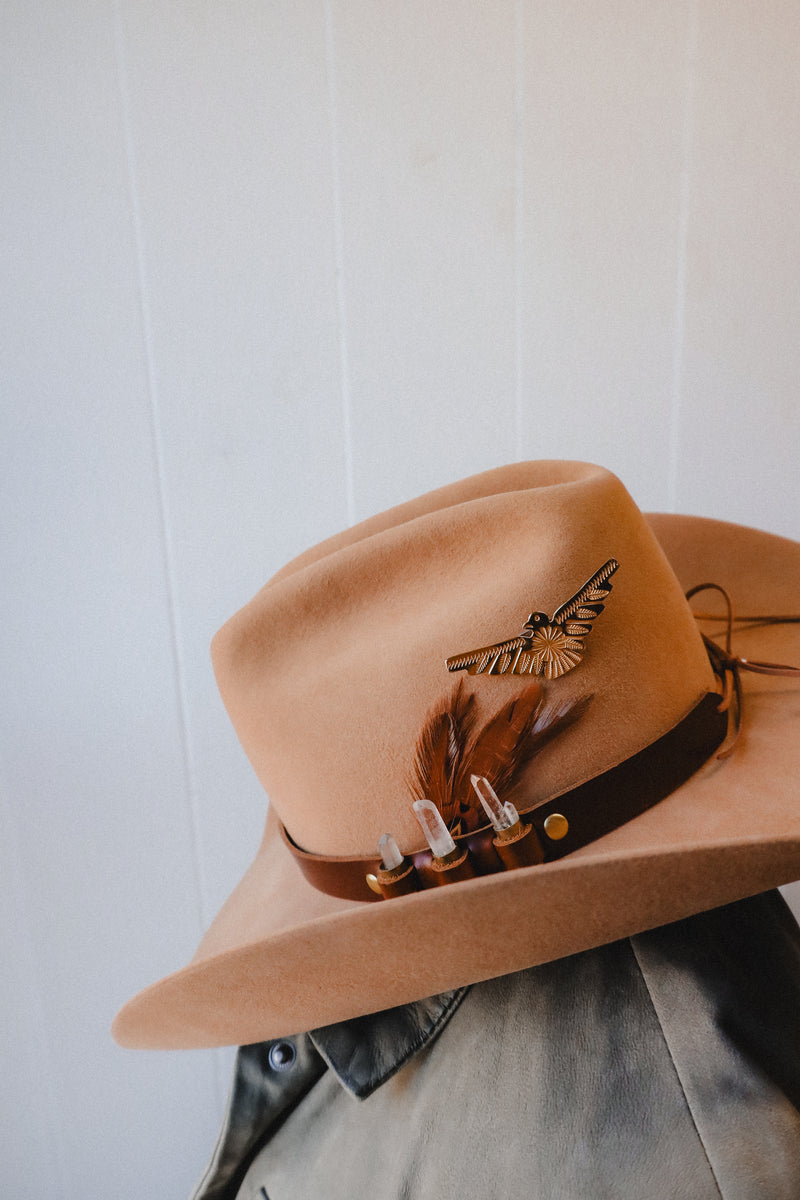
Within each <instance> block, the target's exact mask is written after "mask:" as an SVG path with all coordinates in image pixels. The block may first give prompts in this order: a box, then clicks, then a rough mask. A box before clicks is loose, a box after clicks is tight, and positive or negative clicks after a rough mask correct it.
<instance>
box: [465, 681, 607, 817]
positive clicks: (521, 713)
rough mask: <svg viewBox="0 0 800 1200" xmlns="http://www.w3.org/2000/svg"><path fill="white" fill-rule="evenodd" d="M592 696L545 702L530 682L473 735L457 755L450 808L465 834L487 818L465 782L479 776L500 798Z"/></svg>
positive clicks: (574, 718) (577, 715)
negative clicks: (465, 831)
mask: <svg viewBox="0 0 800 1200" xmlns="http://www.w3.org/2000/svg"><path fill="white" fill-rule="evenodd" d="M590 700H591V697H589V696H584V697H581V698H580V699H578V700H572V701H561V702H560V703H556V704H545V703H544V697H543V690H542V687H541V685H540V684H533V685H532V686H531V687H529V688H527V689H526V690H525V691H524V692H522V693H521V694H520V695H519V696H517V697H516V698H515V699H514V700H511V701H509V703H508V704H506V705H504V706H503V708H501V709H500V711H499V712H498V713H496V714H495V716H494V717H492V718H491V720H489V721H488V722H487V723H486V724H485V725H484V726H483V728H482V729H481V730H480V731H479V732H478V733H477V734H476V735H475V738H474V739H473V741H472V744H471V745H470V746H469V747H468V748H467V750H466V752H465V753H464V755H463V757H462V762H461V768H460V770H459V773H458V776H457V778H456V781H455V795H454V808H455V811H456V812H457V814H458V818H459V820H460V821H461V822H462V824H463V826H464V828H466V829H467V830H472V829H477V828H478V827H479V826H481V825H483V824H484V823H485V820H486V817H485V815H484V812H483V808H482V807H481V804H480V801H479V800H478V798H477V796H476V795H475V791H474V789H473V787H472V784H471V782H470V775H483V776H485V778H486V779H488V780H489V782H490V783H491V785H492V787H493V788H494V790H495V791H496V792H497V794H498V795H499V796H500V798H501V799H504V798H505V797H506V796H507V795H508V793H509V792H510V791H511V790H512V788H513V787H514V786H515V784H517V783H518V782H519V779H520V776H521V774H522V772H523V770H524V769H525V767H527V766H528V764H529V763H530V762H531V759H532V758H533V757H534V756H535V755H536V754H538V753H539V751H540V750H542V749H543V748H544V746H546V745H547V743H548V742H550V741H552V739H553V738H554V737H556V736H557V735H558V734H559V733H561V732H562V731H563V730H564V729H566V728H567V727H568V726H569V725H571V724H572V723H573V722H574V721H576V720H577V719H578V718H579V717H580V716H581V715H582V714H583V713H584V712H585V711H586V709H587V708H588V706H589V703H590Z"/></svg>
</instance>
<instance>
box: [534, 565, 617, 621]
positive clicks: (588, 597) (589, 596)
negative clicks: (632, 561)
mask: <svg viewBox="0 0 800 1200" xmlns="http://www.w3.org/2000/svg"><path fill="white" fill-rule="evenodd" d="M618 566H619V563H618V562H617V560H616V559H615V558H610V559H609V560H608V562H606V563H603V566H602V567H601V568H600V570H599V571H597V572H596V573H595V574H594V575H593V576H592V578H591V579H587V581H586V583H585V584H584V585H583V587H582V588H580V589H579V590H578V591H577V592H576V593H575V595H574V596H573V597H572V598H571V599H570V600H568V601H567V603H566V604H562V605H561V607H560V608H559V609H557V610H556V612H554V613H553V615H552V617H551V618H550V624H551V625H560V626H561V627H562V628H563V630H564V633H565V634H566V635H567V637H577V638H583V637H586V634H587V633H589V631H590V630H591V628H592V626H591V622H592V621H593V620H594V619H595V617H599V616H600V613H601V612H602V611H603V609H604V608H605V604H604V603H603V601H604V600H605V599H606V597H607V596H608V595H609V593H610V592H611V588H612V585H611V584H610V583H609V582H608V580H609V579H610V578H611V576H612V575H613V574H614V572H615V571H616V569H617V567H618Z"/></svg>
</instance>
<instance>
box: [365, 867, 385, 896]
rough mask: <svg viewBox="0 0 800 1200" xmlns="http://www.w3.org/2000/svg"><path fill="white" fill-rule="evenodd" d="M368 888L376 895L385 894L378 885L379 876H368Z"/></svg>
mask: <svg viewBox="0 0 800 1200" xmlns="http://www.w3.org/2000/svg"><path fill="white" fill-rule="evenodd" d="M367 887H370V888H372V890H373V892H375V893H376V895H378V896H382V895H383V892H382V891H381V885H380V884H379V883H378V876H377V875H373V874H372V873H371V872H370V874H369V875H367Z"/></svg>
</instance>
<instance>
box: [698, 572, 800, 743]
mask: <svg viewBox="0 0 800 1200" xmlns="http://www.w3.org/2000/svg"><path fill="white" fill-rule="evenodd" d="M705 591H715V592H719V594H720V595H721V596H722V598H723V600H724V601H725V614H726V615H725V617H721V616H720V614H719V613H695V614H694V616H695V619H696V620H698V621H721V620H724V621H725V645H724V646H720V644H719V642H715V641H714V639H713V638H710V637H709V636H708V634H705V633H703V632H702V630H701V631H700V636H701V637H702V639H703V643H704V645H705V647H706V650H707V651H708V657H709V658H710V659H711V665H712V667H713V668H714V673H715V674H716V675H718V676H719V678H720V680H721V681H722V700H721V701H720V706H719V711H720V712H727V711H728V710H729V709H730V712H731V718H732V726H733V733H732V734H731V735H730V736H729V737H728V738H726V740H725V743H724V745H723V746H722V749H721V750H720V751H719V753H718V754H717V758H727V757H728V756H729V755H730V754H732V753H733V750H734V747H735V746H736V743H737V742H738V740H739V734H740V733H741V728H742V681H741V673H742V671H752V672H753V673H754V674H757V675H789V676H795V677H796V676H800V667H790V666H787V665H786V664H785V663H768V662H757V661H755V660H753V659H749V658H742V657H741V656H740V655H738V654H734V653H733V648H732V642H733V626H734V624H736V625H741V624H742V623H745V628H750V629H762V628H765V627H766V626H767V625H798V624H800V615H796V614H791V615H775V616H745V617H735V616H734V615H733V603H732V601H731V598H730V596H729V595H728V593H727V592H726V591H725V588H724V587H722V586H721V584H719V583H698V584H697V585H696V586H695V587H693V588H689V591H688V592H687V593H686V599H687V600H691V599H692V597H693V596H696V595H697V594H698V592H705ZM740 632H741V630H740Z"/></svg>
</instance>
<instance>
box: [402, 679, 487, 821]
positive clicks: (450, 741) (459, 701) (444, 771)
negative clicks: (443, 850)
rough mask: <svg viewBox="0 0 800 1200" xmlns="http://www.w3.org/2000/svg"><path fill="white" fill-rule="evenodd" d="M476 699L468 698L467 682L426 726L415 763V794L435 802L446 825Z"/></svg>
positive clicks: (470, 729) (413, 789) (420, 737)
mask: <svg viewBox="0 0 800 1200" xmlns="http://www.w3.org/2000/svg"><path fill="white" fill-rule="evenodd" d="M474 709H475V697H474V696H472V695H465V693H464V686H463V680H462V681H460V682H459V685H458V687H457V688H455V690H454V691H453V694H452V696H451V697H450V699H449V700H445V701H444V702H443V704H442V705H441V707H439V708H438V709H436V710H435V711H434V712H433V713H432V714H431V716H430V717H428V720H427V721H426V722H425V725H424V726H423V729H422V733H421V734H420V736H419V740H418V742H417V750H416V756H415V759H414V781H413V782H412V785H411V790H412V792H413V793H414V795H415V796H416V798H417V799H420V800H421V799H423V798H425V799H428V800H432V801H433V803H434V804H435V805H436V807H437V808H438V809H439V811H440V812H441V814H442V817H443V818H444V820H445V822H448V821H449V816H448V813H449V812H450V810H451V808H452V797H453V783H454V780H455V778H456V775H457V773H458V770H459V768H460V765H461V759H462V756H463V753H464V747H465V746H466V744H467V741H468V739H469V735H470V733H471V732H472V726H473V724H474V721H475V712H474Z"/></svg>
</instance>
